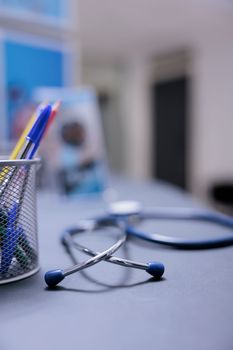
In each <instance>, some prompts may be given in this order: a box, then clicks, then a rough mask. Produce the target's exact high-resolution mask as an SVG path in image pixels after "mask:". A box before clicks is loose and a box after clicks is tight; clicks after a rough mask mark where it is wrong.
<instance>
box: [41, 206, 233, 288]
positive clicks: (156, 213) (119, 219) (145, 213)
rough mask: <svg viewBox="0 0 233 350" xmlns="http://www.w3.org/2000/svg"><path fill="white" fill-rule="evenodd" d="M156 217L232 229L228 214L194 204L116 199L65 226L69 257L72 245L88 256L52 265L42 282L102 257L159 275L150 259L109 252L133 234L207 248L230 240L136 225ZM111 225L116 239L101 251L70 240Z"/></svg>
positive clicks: (50, 281)
mask: <svg viewBox="0 0 233 350" xmlns="http://www.w3.org/2000/svg"><path fill="white" fill-rule="evenodd" d="M158 219H166V220H185V221H188V220H190V221H191V220H192V221H205V222H210V223H214V224H217V225H220V226H224V227H228V228H231V229H233V219H232V218H231V217H229V216H227V215H224V214H220V213H217V212H213V211H209V210H203V209H201V210H199V209H195V208H156V209H153V210H142V208H141V205H140V204H139V203H138V202H129V201H128V202H116V203H113V204H112V205H111V206H110V208H109V210H108V213H107V214H106V215H104V216H102V217H101V216H100V217H97V218H94V219H89V220H85V221H80V222H79V224H78V225H77V226H76V227H73V228H69V229H67V230H65V232H64V233H63V234H62V236H61V243H62V245H63V246H64V247H65V249H66V251H67V253H68V254H69V255H70V256H71V258H72V257H73V249H75V250H78V251H81V252H83V253H85V254H87V255H89V256H91V257H90V258H89V259H88V260H85V261H83V262H80V263H76V264H74V265H73V266H71V267H68V268H65V269H63V270H62V269H56V270H51V271H48V272H46V274H45V282H46V283H47V285H48V286H49V287H55V286H56V285H57V284H58V283H60V282H61V281H62V280H63V279H64V278H65V277H67V276H69V275H71V274H73V273H75V272H78V271H81V270H83V269H86V268H88V267H90V266H92V265H95V264H97V263H98V262H100V261H102V260H105V261H107V262H110V263H113V264H118V265H121V266H124V267H131V268H136V269H141V270H145V271H146V272H147V273H149V274H150V275H152V276H153V277H154V278H156V279H160V278H161V277H162V275H163V273H164V269H165V268H164V265H163V264H162V263H160V262H156V261H152V262H149V263H146V264H144V263H140V262H136V261H132V260H127V259H123V258H118V257H116V256H114V255H113V254H114V253H115V252H116V251H117V250H118V249H119V248H120V247H121V246H122V245H123V244H124V243H125V242H126V240H127V238H128V237H129V236H133V237H137V238H140V239H143V240H146V241H149V242H152V243H159V244H163V245H167V246H170V247H174V248H183V249H211V248H219V247H226V246H229V245H232V244H233V235H232V236H225V237H219V238H212V239H203V240H187V239H183V238H177V237H172V236H165V235H161V234H155V233H146V232H143V231H141V230H139V229H137V227H136V226H137V223H140V222H142V221H144V220H158ZM112 227H113V228H114V229H116V230H117V232H118V235H117V240H116V242H115V243H114V244H113V245H112V246H111V247H109V248H108V249H106V250H104V251H103V252H96V251H94V250H92V249H89V248H87V247H86V246H83V245H81V244H80V243H78V242H77V241H76V240H74V236H76V235H77V234H79V233H87V232H94V231H98V230H101V229H110V228H112Z"/></svg>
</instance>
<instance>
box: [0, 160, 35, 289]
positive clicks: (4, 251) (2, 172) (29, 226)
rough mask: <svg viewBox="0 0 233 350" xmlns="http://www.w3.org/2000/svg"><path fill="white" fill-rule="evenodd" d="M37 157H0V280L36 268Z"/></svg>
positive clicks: (9, 279) (22, 275)
mask: <svg viewBox="0 0 233 350" xmlns="http://www.w3.org/2000/svg"><path fill="white" fill-rule="evenodd" d="M39 163H40V160H38V159H36V160H7V161H6V160H0V284H3V283H8V282H13V281H16V280H20V279H23V278H26V277H29V276H31V275H33V274H34V273H36V272H37V271H38V270H39V265H38V242H37V211H36V169H37V167H38V164H39Z"/></svg>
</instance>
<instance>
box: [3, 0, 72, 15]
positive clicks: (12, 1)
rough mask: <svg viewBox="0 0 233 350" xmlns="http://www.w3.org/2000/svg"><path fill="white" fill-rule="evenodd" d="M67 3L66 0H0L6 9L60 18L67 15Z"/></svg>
mask: <svg viewBox="0 0 233 350" xmlns="http://www.w3.org/2000/svg"><path fill="white" fill-rule="evenodd" d="M68 3H69V1H68V0H65V1H64V0H49V1H48V0H0V5H1V6H3V7H4V8H6V9H8V10H14V11H16V12H18V13H22V12H23V13H35V14H37V15H41V16H45V17H46V16H50V17H54V18H60V19H61V18H65V17H67V13H68V9H67V8H68V5H69V4H68Z"/></svg>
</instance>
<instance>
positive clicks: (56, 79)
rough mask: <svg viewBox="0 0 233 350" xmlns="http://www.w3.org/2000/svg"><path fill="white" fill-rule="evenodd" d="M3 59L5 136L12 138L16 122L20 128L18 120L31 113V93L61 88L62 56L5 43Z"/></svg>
mask: <svg viewBox="0 0 233 350" xmlns="http://www.w3.org/2000/svg"><path fill="white" fill-rule="evenodd" d="M4 56H5V57H4V61H5V79H6V81H5V86H6V96H7V104H6V107H7V124H8V135H9V136H10V137H11V138H16V137H17V136H18V135H17V130H16V131H15V129H17V121H18V122H19V123H20V124H23V123H24V121H23V120H22V118H21V117H22V116H23V115H24V116H27V114H31V110H33V109H34V105H33V104H32V102H33V101H32V95H33V91H34V89H35V88H37V87H40V86H44V87H46V86H48V87H62V86H64V74H63V73H64V72H63V70H64V52H63V51H61V50H58V49H57V50H56V49H49V48H47V47H43V46H36V45H30V44H25V43H21V42H17V41H14V40H6V41H5V42H4ZM30 109H31V110H30ZM16 119H17V121H16Z"/></svg>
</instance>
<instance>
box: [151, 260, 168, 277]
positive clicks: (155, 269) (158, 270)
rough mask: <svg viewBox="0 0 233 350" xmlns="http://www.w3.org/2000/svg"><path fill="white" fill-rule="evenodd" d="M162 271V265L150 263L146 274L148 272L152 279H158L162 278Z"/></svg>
mask: <svg viewBox="0 0 233 350" xmlns="http://www.w3.org/2000/svg"><path fill="white" fill-rule="evenodd" d="M164 270H165V268H164V265H163V264H162V263H160V262H155V261H152V262H150V263H149V264H148V267H147V269H146V272H148V273H149V274H150V275H152V276H153V277H155V278H157V279H159V278H161V277H162V276H163V273H164Z"/></svg>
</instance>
